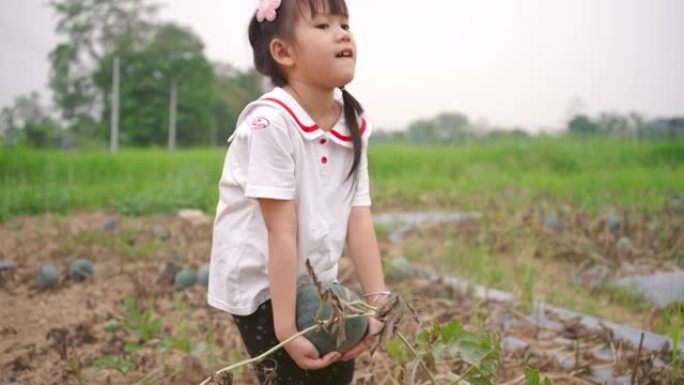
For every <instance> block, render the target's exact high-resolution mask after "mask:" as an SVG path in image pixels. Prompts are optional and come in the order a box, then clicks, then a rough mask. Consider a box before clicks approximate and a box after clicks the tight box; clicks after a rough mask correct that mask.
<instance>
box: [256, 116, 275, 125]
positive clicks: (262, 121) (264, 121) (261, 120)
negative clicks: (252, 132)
mask: <svg viewBox="0 0 684 385" xmlns="http://www.w3.org/2000/svg"><path fill="white" fill-rule="evenodd" d="M270 125H271V122H269V121H268V119H266V118H264V117H263V116H258V117H256V118H254V120H252V128H266V127H268V126H270Z"/></svg>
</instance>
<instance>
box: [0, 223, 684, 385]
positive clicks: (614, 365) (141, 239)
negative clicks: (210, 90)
mask: <svg viewBox="0 0 684 385" xmlns="http://www.w3.org/2000/svg"><path fill="white" fill-rule="evenodd" d="M108 218H110V217H109V216H107V215H105V214H103V213H74V214H71V215H69V216H54V215H43V216H38V217H22V218H15V219H12V220H10V221H8V222H6V223H4V224H2V225H0V259H11V260H14V261H16V262H17V268H16V270H15V271H14V272H5V273H2V277H1V279H0V284H1V285H2V286H1V287H0V385H6V384H10V383H17V384H22V385H33V384H36V385H38V384H40V385H50V384H115V385H118V384H177V385H184V384H188V385H189V384H199V382H200V381H201V380H202V379H203V378H205V376H206V375H208V374H210V373H211V371H212V370H216V369H219V368H221V367H224V366H227V365H229V364H231V363H235V362H237V361H240V360H241V359H244V358H245V354H244V353H243V348H242V345H241V341H240V339H239V335H238V334H237V331H236V329H235V327H234V325H233V322H232V320H231V318H230V317H229V316H228V315H227V314H225V313H222V312H220V311H217V310H215V309H212V308H210V307H208V306H207V305H206V301H205V295H206V291H205V289H204V288H203V287H201V286H200V285H195V286H194V287H192V288H191V289H188V290H185V291H178V290H175V288H174V287H173V285H171V284H169V283H168V282H165V280H164V277H163V276H160V274H159V266H160V264H161V263H162V262H164V261H174V262H176V263H178V264H181V265H189V266H192V267H194V268H198V267H199V266H201V265H202V264H204V263H207V262H208V256H209V251H210V239H211V224H210V219H209V218H207V217H201V216H200V217H194V218H189V219H188V218H186V219H183V218H180V217H179V216H176V215H166V216H164V215H159V216H149V217H135V218H129V217H122V216H117V218H118V219H117V221H116V222H117V223H116V225H113V224H112V223H111V221H110V223H109V226H107V227H109V229H106V228H104V227H103V224H105V223H106V222H107V221H108ZM155 226H157V227H156V228H155ZM162 227H163V229H164V230H166V231H168V235H169V236H168V237H166V235H165V234H163V231H162ZM381 247H382V248H383V250H384V251H386V250H388V249H390V248H392V247H399V246H397V245H389V242H388V241H386V240H382V245H381ZM77 256H81V257H86V258H90V259H92V260H93V261H94V264H95V265H94V266H95V272H94V276H93V277H92V278H91V279H88V280H86V281H84V282H74V281H72V280H70V279H66V278H65V276H66V271H67V270H68V266H69V264H70V263H71V262H72V261H73V260H74V259H75V258H76V257H77ZM44 263H52V264H54V265H55V266H56V267H57V268H58V269H59V270H60V272H61V273H62V277H63V278H62V280H61V281H60V282H59V283H58V284H57V285H56V287H54V288H51V289H47V290H40V289H38V288H37V287H36V284H35V274H36V271H37V269H38V267H39V266H40V265H41V264H44ZM348 265H349V261H348V260H347V258H343V261H342V268H341V280H342V281H343V282H344V283H346V284H348V285H349V286H351V287H354V274H353V271H352V270H351V269H350V268H349V266H348ZM390 284H391V285H392V289H393V290H395V291H396V292H397V293H399V294H400V295H401V296H402V297H403V298H405V299H406V300H407V301H408V302H409V303H411V304H412V305H413V306H414V307H415V308H416V309H417V310H418V314H419V317H418V322H415V321H413V320H411V317H405V320H404V322H403V323H402V324H401V326H400V330H401V331H402V333H403V334H404V335H406V336H411V337H413V336H414V335H415V334H416V332H417V331H418V330H419V329H423V328H426V327H428V326H429V325H430V322H431V321H432V320H438V321H439V322H441V323H443V322H448V321H451V320H458V321H460V322H462V323H463V324H464V325H465V326H466V328H467V329H471V330H482V329H483V330H487V331H490V332H496V333H497V334H498V338H500V339H501V340H502V351H501V359H500V361H499V365H498V370H497V371H496V376H495V377H494V378H492V382H493V383H497V384H516V383H517V384H520V383H523V382H524V377H523V369H524V368H525V367H528V366H529V367H534V368H537V369H539V370H540V371H542V372H543V373H544V374H546V375H548V376H549V377H550V378H551V379H552V380H553V382H554V383H555V384H588V383H591V382H590V381H588V380H586V379H583V378H588V376H589V375H590V374H591V373H593V372H595V371H600V370H601V368H611V369H612V374H613V376H614V377H620V376H623V378H630V377H631V376H632V375H633V374H634V372H635V371H636V374H635V376H636V378H637V379H638V381H639V382H638V383H639V384H671V383H684V374H682V371H680V373H679V375H678V377H677V379H675V378H672V373H673V368H672V367H671V366H669V363H670V361H671V358H672V353H671V350H669V348H668V347H667V346H664V347H663V349H661V350H660V351H646V350H642V351H641V352H639V355H638V356H637V350H638V349H637V347H635V346H629V345H627V344H625V343H623V342H622V341H618V340H615V339H614V338H613V337H612V336H611V334H610V333H609V332H608V331H606V330H587V329H585V328H583V327H581V326H580V325H579V324H578V323H577V322H576V320H560V322H561V323H562V324H563V327H562V329H560V330H551V329H546V328H542V327H539V326H536V325H533V324H531V323H530V322H528V321H527V320H526V319H525V317H524V315H523V314H522V313H521V311H520V310H519V309H518V308H517V307H515V306H513V305H510V304H504V303H499V302H494V301H476V300H474V299H472V298H471V297H470V296H468V295H466V293H459V292H455V291H454V290H453V289H452V288H450V287H449V286H446V285H444V284H442V283H441V282H439V281H432V280H428V279H426V278H421V277H417V276H414V277H408V278H406V279H401V280H395V281H390ZM125 298H129V299H130V300H132V301H133V302H132V303H134V304H135V306H134V307H131V305H130V304H131V302H128V305H125V304H124V303H125V301H124V300H125ZM145 309H151V310H152V311H151V312H150V313H147V314H148V316H149V317H151V318H145V315H144V310H145ZM136 312H137V313H136ZM548 316H549V317H552V315H548ZM152 319H159V320H160V321H159V322H160V323H161V324H160V328H159V330H157V331H151V332H150V331H149V330H147V332H148V333H147V337H152V338H141V336H142V335H143V334H145V331H146V330H144V329H145V328H147V329H149V324H151V323H152V322H151V320H152ZM113 321H114V322H113ZM113 325H118V327H113ZM141 340H144V343H143V344H140V345H139V346H138V345H135V344H137V343H139V342H141ZM512 342H515V343H512ZM519 342H522V344H518V343H519ZM131 344H133V345H131ZM126 346H128V348H126ZM131 346H134V347H133V348H131ZM606 351H608V352H612V354H606ZM102 357H110V358H111V360H110V361H106V360H103V359H102ZM559 357H560V358H559ZM564 358H573V363H572V364H567V362H568V361H567V360H565V359H564ZM117 359H118V360H117ZM680 362H681V361H680ZM400 363H401V359H397V357H396V354H395V355H394V359H393V358H392V357H391V356H390V354H388V353H387V352H386V351H385V350H384V349H381V350H380V351H379V352H378V353H376V354H375V356H374V357H372V358H371V357H369V355H368V354H366V355H364V356H363V357H361V358H360V359H358V361H357V373H356V380H355V381H356V383H357V384H403V383H416V384H422V383H424V382H425V381H426V380H427V379H426V378H424V377H421V376H422V374H421V372H420V371H419V372H418V374H417V375H416V376H417V377H416V380H415V382H408V381H409V380H407V379H406V377H407V376H410V373H409V372H408V371H404V370H403V369H402V366H401V365H400ZM403 363H404V364H406V362H403ZM428 366H429V367H431V368H432V370H434V373H437V374H439V373H446V372H447V371H452V372H454V373H457V374H458V373H463V372H464V371H466V370H467V365H466V364H465V363H464V362H463V361H462V360H460V359H458V358H453V357H452V358H446V359H442V360H440V359H434V360H431V361H430V362H428ZM439 381H441V382H439ZM677 381H681V382H677ZM438 382H439V383H446V382H444V379H440V378H439V376H438ZM235 383H236V384H252V383H254V382H253V380H252V373H251V372H250V371H249V370H241V371H239V372H238V373H236V381H235Z"/></svg>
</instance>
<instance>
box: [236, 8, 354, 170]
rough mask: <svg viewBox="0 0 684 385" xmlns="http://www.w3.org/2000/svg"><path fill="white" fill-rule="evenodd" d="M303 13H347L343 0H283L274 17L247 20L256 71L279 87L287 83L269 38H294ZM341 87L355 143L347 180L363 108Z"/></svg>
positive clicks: (346, 115) (345, 113) (345, 112)
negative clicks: (272, 50) (296, 25)
mask: <svg viewBox="0 0 684 385" xmlns="http://www.w3.org/2000/svg"><path fill="white" fill-rule="evenodd" d="M304 12H309V13H310V14H311V16H312V17H315V16H316V15H318V14H320V13H324V12H326V13H330V14H332V15H341V16H344V17H348V16H349V12H348V11H347V4H346V3H345V0H282V3H281V5H280V7H279V8H278V16H277V17H276V19H275V20H273V21H271V22H269V21H266V20H264V21H263V22H259V21H258V20H257V19H256V13H255V14H254V17H252V20H251V22H250V23H249V31H248V34H249V43H250V44H251V46H252V51H253V55H254V66H255V67H256V70H257V71H258V72H259V73H261V74H262V75H264V76H267V77H269V78H270V79H271V82H272V83H273V84H274V85H276V86H278V87H283V86H285V85H287V79H286V78H285V76H284V75H283V73H282V71H281V70H280V68H279V67H278V65H277V63H276V61H275V60H274V59H273V56H271V51H270V47H269V46H270V44H271V40H273V39H274V38H282V39H287V40H290V41H291V40H292V39H293V37H294V36H293V34H294V32H293V31H294V25H295V22H296V21H297V18H298V17H302V16H303V15H304ZM341 89H342V100H343V102H344V119H345V121H346V123H347V128H348V129H349V132H350V133H351V137H352V143H353V145H354V162H353V163H352V167H351V169H350V170H349V174H348V175H347V179H348V178H350V177H351V176H352V175H355V176H356V175H357V174H358V168H359V163H360V161H361V147H362V142H361V132H360V128H359V121H358V116H360V115H361V114H362V113H363V107H361V104H360V103H359V102H358V100H356V99H355V98H354V97H353V96H352V95H351V94H350V93H349V91H347V90H345V89H344V87H341ZM355 179H356V178H355Z"/></svg>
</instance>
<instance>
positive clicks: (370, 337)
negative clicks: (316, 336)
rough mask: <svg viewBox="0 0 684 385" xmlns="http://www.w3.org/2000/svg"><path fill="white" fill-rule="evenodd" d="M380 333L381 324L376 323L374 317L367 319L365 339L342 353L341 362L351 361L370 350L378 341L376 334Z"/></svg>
mask: <svg viewBox="0 0 684 385" xmlns="http://www.w3.org/2000/svg"><path fill="white" fill-rule="evenodd" d="M380 331H382V322H380V321H378V320H377V319H375V318H374V317H368V331H367V332H366V338H364V339H363V340H361V341H360V342H359V343H358V344H356V345H355V346H354V347H353V348H351V349H349V350H348V351H347V352H346V353H344V355H343V356H342V358H341V360H342V361H348V360H351V359H353V358H356V357H358V356H359V355H361V353H363V352H365V351H366V350H368V349H370V348H371V347H372V346H373V345H375V343H376V342H377V341H378V338H379V337H378V333H380Z"/></svg>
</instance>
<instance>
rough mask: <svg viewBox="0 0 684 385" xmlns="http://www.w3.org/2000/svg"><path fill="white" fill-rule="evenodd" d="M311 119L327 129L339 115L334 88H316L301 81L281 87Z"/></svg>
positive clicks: (339, 109)
mask: <svg viewBox="0 0 684 385" xmlns="http://www.w3.org/2000/svg"><path fill="white" fill-rule="evenodd" d="M283 89H284V90H285V91H286V92H287V93H289V94H290V95H291V96H292V97H293V98H294V99H295V100H296V101H297V103H299V105H300V106H301V107H302V108H303V109H304V111H306V113H307V114H309V116H310V117H311V119H313V121H314V122H315V123H316V124H317V125H318V126H319V127H320V128H321V129H323V130H325V131H327V130H328V129H330V128H331V127H332V126H334V125H335V122H337V120H338V119H339V117H340V113H341V108H340V107H339V104H338V103H336V102H335V98H334V91H335V90H334V89H326V88H318V87H313V86H310V85H307V84H303V83H296V82H294V83H293V82H290V84H288V85H286V86H284V87H283Z"/></svg>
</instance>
